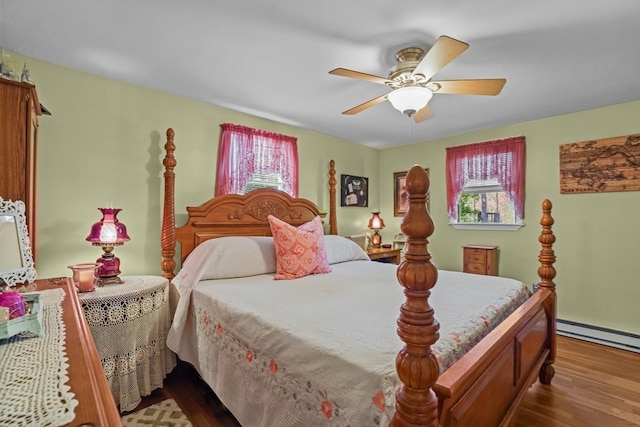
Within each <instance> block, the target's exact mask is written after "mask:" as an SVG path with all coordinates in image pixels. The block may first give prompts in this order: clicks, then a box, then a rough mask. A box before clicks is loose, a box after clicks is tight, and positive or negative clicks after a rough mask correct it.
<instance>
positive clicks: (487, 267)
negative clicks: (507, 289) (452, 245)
mask: <svg viewBox="0 0 640 427" xmlns="http://www.w3.org/2000/svg"><path fill="white" fill-rule="evenodd" d="M462 253H463V267H462V271H464V272H465V273H473V274H484V275H486V276H497V275H498V247H497V246H485V245H465V246H463V247H462Z"/></svg>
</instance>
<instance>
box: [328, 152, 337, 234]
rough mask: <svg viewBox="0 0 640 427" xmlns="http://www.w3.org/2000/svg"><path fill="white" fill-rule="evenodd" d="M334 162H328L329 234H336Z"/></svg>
mask: <svg viewBox="0 0 640 427" xmlns="http://www.w3.org/2000/svg"><path fill="white" fill-rule="evenodd" d="M336 183H337V181H336V162H334V161H333V160H331V161H330V162H329V234H334V235H335V234H338V218H336Z"/></svg>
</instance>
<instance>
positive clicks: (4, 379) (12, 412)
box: [0, 289, 78, 427]
mask: <svg viewBox="0 0 640 427" xmlns="http://www.w3.org/2000/svg"><path fill="white" fill-rule="evenodd" d="M40 296H41V301H42V306H43V309H42V329H43V332H44V336H43V337H37V336H35V335H33V334H31V333H22V334H19V335H16V336H13V337H11V338H8V339H5V340H0V426H38V427H44V426H58V425H63V424H67V423H69V422H71V421H73V419H74V418H75V414H74V408H75V407H76V406H77V405H78V401H77V400H76V399H74V395H73V393H72V392H71V391H70V388H69V386H68V385H67V384H66V383H67V382H68V381H69V377H68V374H67V369H68V367H69V365H68V363H67V362H68V360H67V356H66V349H65V346H64V342H65V328H64V323H63V322H62V300H63V299H64V296H65V293H64V291H63V290H62V289H51V290H46V291H42V292H40Z"/></svg>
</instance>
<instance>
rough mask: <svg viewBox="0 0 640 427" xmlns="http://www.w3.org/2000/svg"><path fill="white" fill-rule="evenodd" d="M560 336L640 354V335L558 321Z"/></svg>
mask: <svg viewBox="0 0 640 427" xmlns="http://www.w3.org/2000/svg"><path fill="white" fill-rule="evenodd" d="M556 328H557V332H558V335H563V336H566V337H571V338H577V339H581V340H584V341H589V342H593V343H596V344H602V345H608V346H609V347H616V348H621V349H623V350H629V351H633V352H635V353H640V335H636V334H631V333H627V332H620V331H615V330H613V329H607V328H601V327H598V326H592V325H585V324H584V323H577V322H571V321H568V320H562V319H558V321H557V323H556Z"/></svg>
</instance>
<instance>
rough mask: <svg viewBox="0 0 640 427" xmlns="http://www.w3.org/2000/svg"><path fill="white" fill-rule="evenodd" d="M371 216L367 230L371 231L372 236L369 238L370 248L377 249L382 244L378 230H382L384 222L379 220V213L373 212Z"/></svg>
mask: <svg viewBox="0 0 640 427" xmlns="http://www.w3.org/2000/svg"><path fill="white" fill-rule="evenodd" d="M372 214H373V216H372V217H371V219H370V220H369V226H368V228H369V229H370V230H373V236H371V246H373V247H374V248H379V247H380V244H381V243H382V236H381V235H380V234H379V233H378V231H379V230H382V229H383V228H384V221H383V220H382V218H380V212H378V211H373V212H372Z"/></svg>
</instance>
